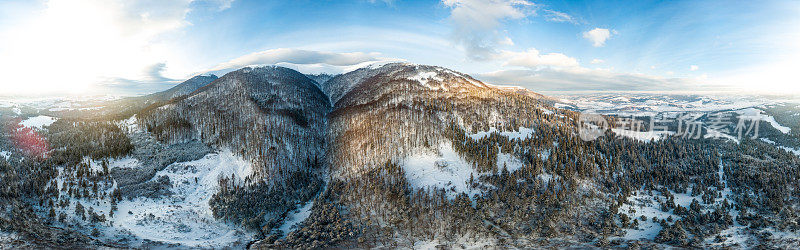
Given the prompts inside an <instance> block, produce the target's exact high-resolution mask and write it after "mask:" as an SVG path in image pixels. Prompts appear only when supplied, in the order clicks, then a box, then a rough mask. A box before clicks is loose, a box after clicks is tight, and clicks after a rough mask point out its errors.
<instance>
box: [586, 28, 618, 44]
mask: <svg viewBox="0 0 800 250" xmlns="http://www.w3.org/2000/svg"><path fill="white" fill-rule="evenodd" d="M611 33H612V32H611V31H610V30H608V29H601V28H594V29H593V30H590V31H586V32H583V38H586V39H587V40H589V41H590V42H592V46H595V47H603V46H604V45H606V40H608V39H609V38H611Z"/></svg>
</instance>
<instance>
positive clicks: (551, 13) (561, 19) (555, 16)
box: [544, 9, 578, 24]
mask: <svg viewBox="0 0 800 250" xmlns="http://www.w3.org/2000/svg"><path fill="white" fill-rule="evenodd" d="M544 17H545V18H546V19H547V21H551V22H557V23H572V24H577V23H578V22H577V21H576V20H575V18H573V17H572V16H570V15H568V14H567V13H564V12H558V11H555V10H548V9H545V10H544Z"/></svg>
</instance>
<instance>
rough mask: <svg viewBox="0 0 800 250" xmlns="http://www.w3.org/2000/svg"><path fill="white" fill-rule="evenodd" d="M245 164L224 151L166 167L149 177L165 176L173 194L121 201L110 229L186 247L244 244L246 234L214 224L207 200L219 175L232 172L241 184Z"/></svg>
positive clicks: (248, 170) (246, 168) (249, 170)
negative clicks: (155, 197) (154, 175)
mask: <svg viewBox="0 0 800 250" xmlns="http://www.w3.org/2000/svg"><path fill="white" fill-rule="evenodd" d="M126 163H127V164H135V163H134V162H132V161H130V160H128V161H123V162H122V163H120V164H126ZM250 165H251V164H250V163H249V162H247V161H245V160H243V159H241V158H238V157H236V156H235V155H234V154H233V153H231V152H230V151H228V150H223V151H221V152H219V153H211V154H208V155H206V156H205V157H203V158H202V159H199V160H195V161H190V162H181V163H173V164H170V165H169V166H167V168H165V169H164V170H162V171H159V172H158V173H157V174H156V177H155V178H158V177H161V176H167V177H169V179H170V182H171V183H172V188H171V190H172V191H173V193H174V195H173V196H171V197H169V198H163V199H149V198H138V199H135V200H133V201H127V200H125V201H121V202H120V203H119V204H118V208H119V212H118V213H117V216H115V217H114V225H115V226H116V227H117V228H120V229H124V230H127V231H129V232H130V233H132V234H133V235H135V236H137V237H139V238H142V239H148V240H153V241H161V242H165V243H174V244H181V245H185V246H189V247H226V246H232V245H238V244H240V243H243V240H244V242H246V239H249V238H251V237H252V235H248V233H246V232H244V231H242V230H241V229H238V228H237V227H235V226H231V225H228V224H226V223H224V222H222V221H216V220H215V219H214V216H213V214H212V212H211V208H210V206H209V204H208V202H209V200H210V199H211V196H212V195H213V194H215V193H216V192H217V190H218V189H219V178H220V177H223V176H231V175H232V174H235V175H236V179H237V180H238V181H241V180H243V179H244V178H245V177H246V176H249V175H250V174H252V168H251V166H250Z"/></svg>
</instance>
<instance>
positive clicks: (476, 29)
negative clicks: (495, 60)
mask: <svg viewBox="0 0 800 250" xmlns="http://www.w3.org/2000/svg"><path fill="white" fill-rule="evenodd" d="M442 3H443V4H444V5H445V6H447V7H448V8H450V9H451V12H450V21H451V22H452V24H453V26H454V30H453V39H454V40H455V41H456V42H457V43H458V44H460V45H462V46H464V49H465V50H466V52H467V56H468V57H469V58H471V59H474V60H486V59H489V58H490V57H491V56H492V55H493V54H494V53H496V51H495V46H497V45H498V44H500V43H501V42H502V41H503V37H502V36H501V35H500V34H501V33H500V32H499V31H498V28H499V27H500V25H501V24H502V22H503V21H506V20H513V19H521V18H524V17H526V16H529V15H532V14H534V13H535V12H534V10H533V9H532V8H533V7H534V6H535V5H534V4H533V3H531V2H528V1H524V0H442Z"/></svg>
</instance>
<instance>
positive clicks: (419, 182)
mask: <svg viewBox="0 0 800 250" xmlns="http://www.w3.org/2000/svg"><path fill="white" fill-rule="evenodd" d="M403 169H404V170H405V174H406V180H408V183H409V184H410V185H411V186H412V187H413V188H418V189H420V188H444V189H446V190H448V192H447V194H448V197H450V198H455V197H456V195H458V194H460V193H466V194H468V195H469V196H470V197H472V195H474V194H477V193H479V192H480V191H479V190H474V189H472V188H471V187H469V184H468V182H469V178H470V176H472V177H473V178H475V179H477V178H478V177H479V176H480V173H478V171H476V170H475V169H473V168H472V164H471V163H469V162H467V161H466V160H464V159H462V158H461V156H459V155H458V153H456V151H455V150H453V147H452V145H451V144H450V143H443V144H440V145H439V149H438V152H433V151H430V150H422V149H421V150H419V151H418V152H416V153H414V154H412V155H410V156H408V157H406V158H405V161H404V164H403Z"/></svg>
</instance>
